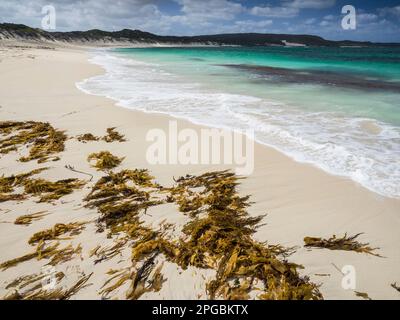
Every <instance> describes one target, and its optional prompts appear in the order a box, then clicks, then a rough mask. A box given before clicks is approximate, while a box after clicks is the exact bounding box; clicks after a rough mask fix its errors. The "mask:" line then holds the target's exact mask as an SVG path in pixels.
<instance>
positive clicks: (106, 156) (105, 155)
mask: <svg viewBox="0 0 400 320" xmlns="http://www.w3.org/2000/svg"><path fill="white" fill-rule="evenodd" d="M93 160H96V163H95V164H94V165H93V167H95V168H97V170H98V171H100V170H110V169H113V168H115V167H118V166H119V165H120V164H121V162H122V161H123V160H124V158H118V157H117V156H114V155H113V154H112V153H110V152H109V151H101V152H99V153H92V154H90V155H89V156H88V161H89V162H91V161H93Z"/></svg>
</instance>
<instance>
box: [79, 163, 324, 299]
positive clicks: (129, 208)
mask: <svg viewBox="0 0 400 320" xmlns="http://www.w3.org/2000/svg"><path fill="white" fill-rule="evenodd" d="M151 179H152V177H151V176H149V175H148V173H147V171H138V170H135V171H122V172H120V173H112V172H110V173H109V175H108V176H105V177H103V178H101V179H100V180H99V182H98V183H97V184H96V185H95V187H94V188H93V190H92V192H91V193H90V194H89V196H88V197H87V198H86V201H88V206H89V207H96V208H97V209H98V210H99V212H100V214H101V216H100V217H99V219H98V223H99V224H100V225H101V226H100V227H99V230H100V231H102V230H104V228H107V230H108V231H109V234H108V236H109V237H113V236H116V235H120V234H121V233H122V234H124V235H125V237H126V239H127V241H126V242H127V243H132V256H131V260H132V266H131V267H129V268H125V269H122V270H110V272H109V274H110V275H111V278H110V279H109V280H108V281H107V282H106V283H105V284H104V286H106V285H108V286H107V287H105V288H103V290H102V294H104V295H106V296H108V295H109V294H111V293H112V292H113V291H114V290H116V289H117V288H119V287H121V286H122V285H124V284H125V283H126V282H128V281H130V282H131V285H130V289H129V290H128V291H127V293H126V298H128V299H137V298H139V297H140V296H141V295H142V294H143V293H145V292H149V291H158V290H160V289H161V286H162V283H163V281H164V280H163V276H162V274H161V269H162V265H160V263H159V262H158V263H157V262H156V261H157V258H158V257H159V255H163V256H164V258H165V259H166V260H167V261H169V262H172V263H176V264H177V265H178V266H180V267H181V268H182V269H187V268H188V266H193V267H197V268H202V269H213V270H215V271H216V274H217V275H216V278H215V279H213V280H212V281H210V282H209V283H208V284H207V290H208V295H209V297H210V298H211V299H217V298H223V299H249V298H250V297H251V294H254V292H260V294H259V295H258V297H259V298H260V299H322V295H321V294H320V293H319V291H318V287H317V286H316V285H315V284H313V283H311V282H310V281H309V279H308V278H306V277H301V276H300V275H299V274H298V272H297V269H298V268H300V267H301V266H298V265H296V264H293V263H290V262H288V261H287V260H286V259H285V257H286V256H287V255H288V254H289V251H290V249H285V248H283V247H281V246H270V245H267V244H265V243H260V242H257V241H255V240H253V239H252V237H251V236H252V235H253V234H254V233H255V232H256V229H257V227H258V226H259V223H260V222H261V220H262V219H263V216H260V217H250V216H249V215H248V213H247V211H246V208H247V207H248V206H249V205H250V203H249V202H248V199H249V197H248V196H246V197H240V196H239V195H238V193H237V190H236V186H237V185H238V179H239V178H238V177H236V176H235V175H234V174H233V173H231V172H228V171H223V172H211V173H206V174H204V175H201V176H197V177H196V176H186V177H182V178H180V179H178V180H177V181H176V182H177V184H176V185H175V186H174V187H172V188H169V189H167V188H162V187H161V186H159V185H157V184H156V183H154V182H152V181H151ZM128 181H129V182H130V183H131V186H128V185H127V182H128ZM146 189H147V191H146ZM165 194H167V196H166V197H164V198H165V200H161V197H162V195H165ZM164 202H173V203H176V204H177V205H178V207H179V209H180V211H181V212H182V213H183V214H187V215H188V216H189V217H191V220H190V221H189V222H188V223H187V224H186V225H185V226H184V228H183V230H182V231H183V233H184V236H183V237H181V238H180V239H179V240H170V239H168V237H167V236H166V231H167V230H168V228H169V227H170V226H168V225H163V226H161V228H160V230H151V229H149V228H146V227H143V226H142V222H141V221H140V214H141V213H143V214H144V213H145V212H146V209H147V208H149V207H151V206H154V205H158V204H161V203H164ZM95 249H96V252H97V250H98V248H95ZM112 254H113V255H114V254H115V251H112ZM157 264H158V266H157Z"/></svg>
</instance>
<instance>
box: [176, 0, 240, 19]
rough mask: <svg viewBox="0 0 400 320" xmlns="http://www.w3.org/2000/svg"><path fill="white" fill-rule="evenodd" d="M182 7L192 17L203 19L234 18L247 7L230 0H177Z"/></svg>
mask: <svg viewBox="0 0 400 320" xmlns="http://www.w3.org/2000/svg"><path fill="white" fill-rule="evenodd" d="M175 1H176V2H177V3H179V4H180V5H181V6H182V8H181V11H182V12H183V13H184V14H185V15H187V16H190V17H197V18H203V19H207V20H209V19H222V20H232V19H233V18H234V17H235V16H236V15H238V14H239V13H241V12H243V11H244V10H245V8H244V7H243V6H242V5H241V4H240V3H235V2H232V1H228V0H203V1H198V0H175Z"/></svg>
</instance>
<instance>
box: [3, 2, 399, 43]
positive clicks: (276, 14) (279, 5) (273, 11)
mask: <svg viewBox="0 0 400 320" xmlns="http://www.w3.org/2000/svg"><path fill="white" fill-rule="evenodd" d="M49 4H50V5H53V6H54V7H55V9H56V16H57V20H56V22H57V24H56V26H57V31H69V30H88V29H94V28H96V29H103V30H120V29H123V28H131V29H140V30H143V31H149V32H153V33H157V34H163V35H199V34H215V33H233V32H262V33H294V34H315V35H320V36H323V37H325V38H328V39H334V40H339V39H352V40H372V41H381V42H388V41H396V42H400V0H379V1H376V0H346V1H342V0H248V1H244V0H111V1H110V0H52V1H49V0H0V22H14V23H23V24H27V25H29V26H33V27H40V26H41V20H42V17H43V14H42V7H43V6H46V5H49ZM347 4H350V5H353V6H354V7H355V8H356V13H357V27H356V30H343V29H342V27H341V20H342V17H343V16H344V15H343V14H342V7H343V6H344V5H347Z"/></svg>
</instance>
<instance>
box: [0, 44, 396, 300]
mask: <svg viewBox="0 0 400 320" xmlns="http://www.w3.org/2000/svg"><path fill="white" fill-rule="evenodd" d="M30 46H31V45H26V46H24V47H22V46H20V47H18V46H16V44H8V45H4V46H0V118H1V121H41V122H49V123H50V124H51V125H52V126H53V127H55V128H57V129H60V130H63V131H65V133H66V134H67V135H68V136H69V137H76V136H78V135H81V134H85V133H88V132H90V133H92V134H94V135H96V136H102V135H104V134H105V132H106V129H107V128H110V127H116V129H117V130H118V132H121V133H122V134H124V135H125V138H126V140H127V141H126V142H121V143H106V142H104V141H94V142H88V143H81V142H79V141H78V140H76V139H68V140H67V141H66V145H65V151H64V152H62V153H60V158H61V159H60V161H56V162H48V163H44V164H40V165H38V164H37V162H36V161H30V162H26V163H21V162H19V161H17V159H18V158H19V157H20V155H19V151H18V152H11V153H9V154H6V155H1V157H0V176H1V175H7V176H8V175H11V174H19V173H22V172H28V171H30V170H33V169H35V168H38V167H50V169H49V170H46V171H44V172H41V173H40V174H38V177H42V178H44V179H48V180H58V179H67V178H79V179H87V176H85V175H83V174H82V173H78V172H72V171H70V170H68V169H66V168H65V166H66V165H70V166H72V167H74V168H75V169H77V170H79V171H81V172H86V173H90V174H92V175H93V176H94V177H93V180H92V181H91V182H88V183H87V184H86V185H85V186H84V187H83V188H82V189H80V190H76V191H74V192H73V193H72V194H69V195H67V196H65V197H63V198H61V199H60V200H57V201H55V202H54V203H52V204H49V203H37V202H35V199H27V200H24V201H7V202H3V203H1V204H0V208H1V209H0V221H1V223H0V262H4V261H7V260H10V259H13V258H15V257H18V256H21V255H24V254H26V253H27V252H31V251H32V246H30V245H29V244H28V243H27V240H28V239H29V238H30V237H31V236H32V234H34V233H35V232H38V231H41V230H44V229H48V228H51V227H52V226H53V225H54V224H56V223H68V222H71V221H89V220H93V219H96V217H97V216H98V212H97V210H96V209H90V208H85V207H84V206H83V203H82V199H83V198H84V197H85V196H86V195H87V194H88V193H89V192H90V189H91V188H92V187H93V185H94V183H95V182H96V181H97V180H98V179H99V178H100V177H101V176H102V175H103V173H102V172H99V171H96V170H95V169H93V168H92V167H91V166H90V164H89V163H88V162H87V157H88V155H89V154H91V153H93V152H99V151H103V150H108V151H110V152H111V153H112V154H114V155H116V156H118V157H125V159H124V161H123V162H122V164H121V165H120V167H119V169H134V168H147V169H148V170H149V171H150V173H151V174H152V175H153V176H154V177H156V180H157V182H158V183H160V184H161V185H163V186H172V185H173V183H174V180H173V179H174V177H175V178H177V177H179V176H184V175H186V174H193V175H197V174H202V173H205V172H209V171H215V170H224V169H230V167H229V166H215V165H207V166H206V165H185V166H184V165H150V164H149V163H148V161H147V160H146V150H147V148H148V146H149V142H148V141H146V134H147V133H148V131H149V130H151V129H154V128H159V129H163V130H166V131H167V130H168V125H169V121H171V120H176V119H172V118H171V117H168V116H165V115H160V114H146V113H141V112H136V111H132V110H128V109H124V108H121V107H118V106H116V105H115V101H112V100H110V99H107V98H104V97H99V96H93V95H88V94H85V93H84V92H82V91H80V90H79V89H78V88H77V87H76V83H77V82H80V81H82V80H84V79H87V78H90V77H93V76H95V75H98V74H102V73H103V72H104V70H102V69H101V68H100V67H98V66H96V65H93V64H90V63H89V61H88V59H89V49H87V48H86V49H85V48H83V49H82V48H77V47H76V48H74V47H61V46H60V47H55V48H35V46H34V45H32V46H31V47H30ZM178 128H180V129H184V128H191V129H194V130H196V131H198V130H200V129H201V127H200V126H197V125H194V124H192V123H189V122H186V121H183V120H178ZM239 190H240V194H241V195H242V196H244V195H250V196H251V198H250V200H251V202H252V205H251V207H249V209H248V211H249V213H250V214H251V215H252V216H253V215H254V216H257V215H262V214H267V216H266V217H265V218H264V219H263V221H262V223H264V225H262V226H261V227H260V228H259V229H258V230H257V233H256V235H255V238H256V239H257V240H259V241H261V242H265V241H266V242H268V243H269V244H281V245H283V246H285V247H296V252H295V253H294V254H293V255H291V256H290V257H289V258H288V259H289V261H291V262H294V263H296V264H301V265H303V266H304V269H302V270H300V272H301V275H303V276H309V277H310V280H311V281H312V282H313V283H316V284H319V285H320V288H319V290H320V291H321V293H322V295H323V297H324V299H362V297H358V296H356V294H355V291H357V292H362V293H367V294H368V296H369V297H370V298H371V299H399V298H400V293H399V292H397V291H396V290H395V289H394V288H393V287H391V284H392V283H395V282H397V283H400V248H399V243H400V233H399V228H400V200H398V199H391V198H387V197H383V196H380V195H378V194H376V193H373V192H371V191H369V190H367V189H365V188H363V187H362V186H360V185H358V184H356V183H355V182H353V181H351V180H349V179H345V178H341V177H337V176H332V175H329V174H327V173H325V172H323V171H322V170H320V169H318V168H315V167H313V166H311V165H306V164H301V163H297V162H295V161H293V160H292V159H290V158H288V157H287V156H285V155H283V154H281V153H279V152H277V151H275V150H274V149H272V148H268V147H265V146H263V145H260V144H255V170H254V173H253V174H252V175H251V176H249V177H247V178H246V179H244V180H242V181H241V185H240V186H239ZM41 211H46V212H48V215H46V216H45V217H44V218H43V219H41V220H38V221H35V222H33V223H32V224H31V225H29V226H20V225H15V224H14V223H13V222H14V220H15V219H16V218H17V217H18V216H21V215H26V214H32V213H35V212H41ZM187 219H188V218H187V217H186V216H184V215H182V214H181V213H179V212H178V211H177V210H176V208H175V207H174V206H173V205H163V206H162V207H161V208H159V207H156V208H150V209H149V211H148V215H146V216H145V217H144V220H145V224H146V225H148V226H153V227H159V226H160V224H161V223H162V222H163V221H166V222H168V223H171V224H173V225H174V226H175V227H176V228H177V229H179V227H180V226H182V225H184V224H185V223H186V221H187ZM345 233H347V234H348V235H355V234H358V233H363V234H362V235H361V236H360V237H359V238H358V240H359V241H360V242H362V243H369V245H370V246H371V247H372V248H379V249H377V250H376V252H377V253H379V254H380V255H381V256H382V257H377V256H373V255H368V254H365V253H357V252H352V251H334V250H327V249H309V248H304V246H303V245H304V242H303V238H304V237H307V236H311V237H323V238H329V237H331V236H332V235H338V236H343V235H344V234H345ZM66 243H72V244H73V245H74V246H76V245H78V244H81V246H82V253H81V257H76V258H75V259H72V260H71V261H68V262H67V263H65V264H62V265H58V266H57V267H56V268H57V271H63V272H64V273H65V275H66V278H65V279H64V280H65V283H66V284H70V283H73V282H74V281H75V280H76V278H77V275H78V274H82V273H84V274H90V273H92V272H93V275H92V276H91V278H90V279H89V281H88V283H90V286H87V287H84V288H82V289H81V290H80V291H79V292H78V293H77V294H76V295H74V296H73V297H72V299H100V298H101V294H100V293H99V292H100V291H101V288H102V286H103V285H104V283H105V281H107V279H108V275H107V274H106V273H107V271H109V270H110V269H116V268H117V267H118V268H119V267H124V266H126V265H127V264H128V263H129V259H130V252H129V248H128V249H127V250H124V251H123V253H122V255H117V256H115V257H114V258H113V259H110V260H108V261H104V262H102V263H98V264H94V263H93V261H94V257H90V256H89V255H90V254H89V252H90V251H91V250H92V249H93V248H95V247H96V246H97V245H106V244H109V243H111V242H110V239H107V237H106V235H105V234H102V233H96V232H95V227H94V226H93V225H88V226H87V227H86V228H85V230H83V232H82V233H81V234H79V235H77V236H76V237H73V239H71V240H68V241H67V242H66ZM43 265H44V263H43V261H41V260H39V261H36V260H30V261H27V262H24V263H20V264H18V265H17V266H15V267H13V268H9V269H7V270H4V271H0V297H3V296H5V295H6V294H8V293H10V291H12V290H10V289H7V288H6V287H7V285H8V284H9V283H10V282H11V281H13V280H14V279H16V278H18V277H20V276H23V275H28V274H32V273H36V272H40V271H41V268H42V266H43ZM344 266H353V267H354V270H355V275H356V288H355V289H349V290H345V289H344V288H343V287H342V280H343V277H344V275H343V274H342V273H341V271H340V270H342V268H343V267H344ZM163 274H164V278H165V282H164V283H163V285H162V288H161V290H159V291H158V292H148V293H145V294H144V295H142V296H141V299H199V298H200V299H206V298H207V294H206V291H205V284H206V282H207V279H209V278H210V277H212V276H213V272H212V271H210V270H206V269H199V268H194V267H189V268H188V269H186V270H181V269H180V268H179V267H177V266H176V265H174V264H172V263H169V262H166V263H165V264H164V266H163ZM123 297H124V295H123V290H122V289H121V290H120V291H118V292H117V293H115V294H114V295H113V298H123Z"/></svg>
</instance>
